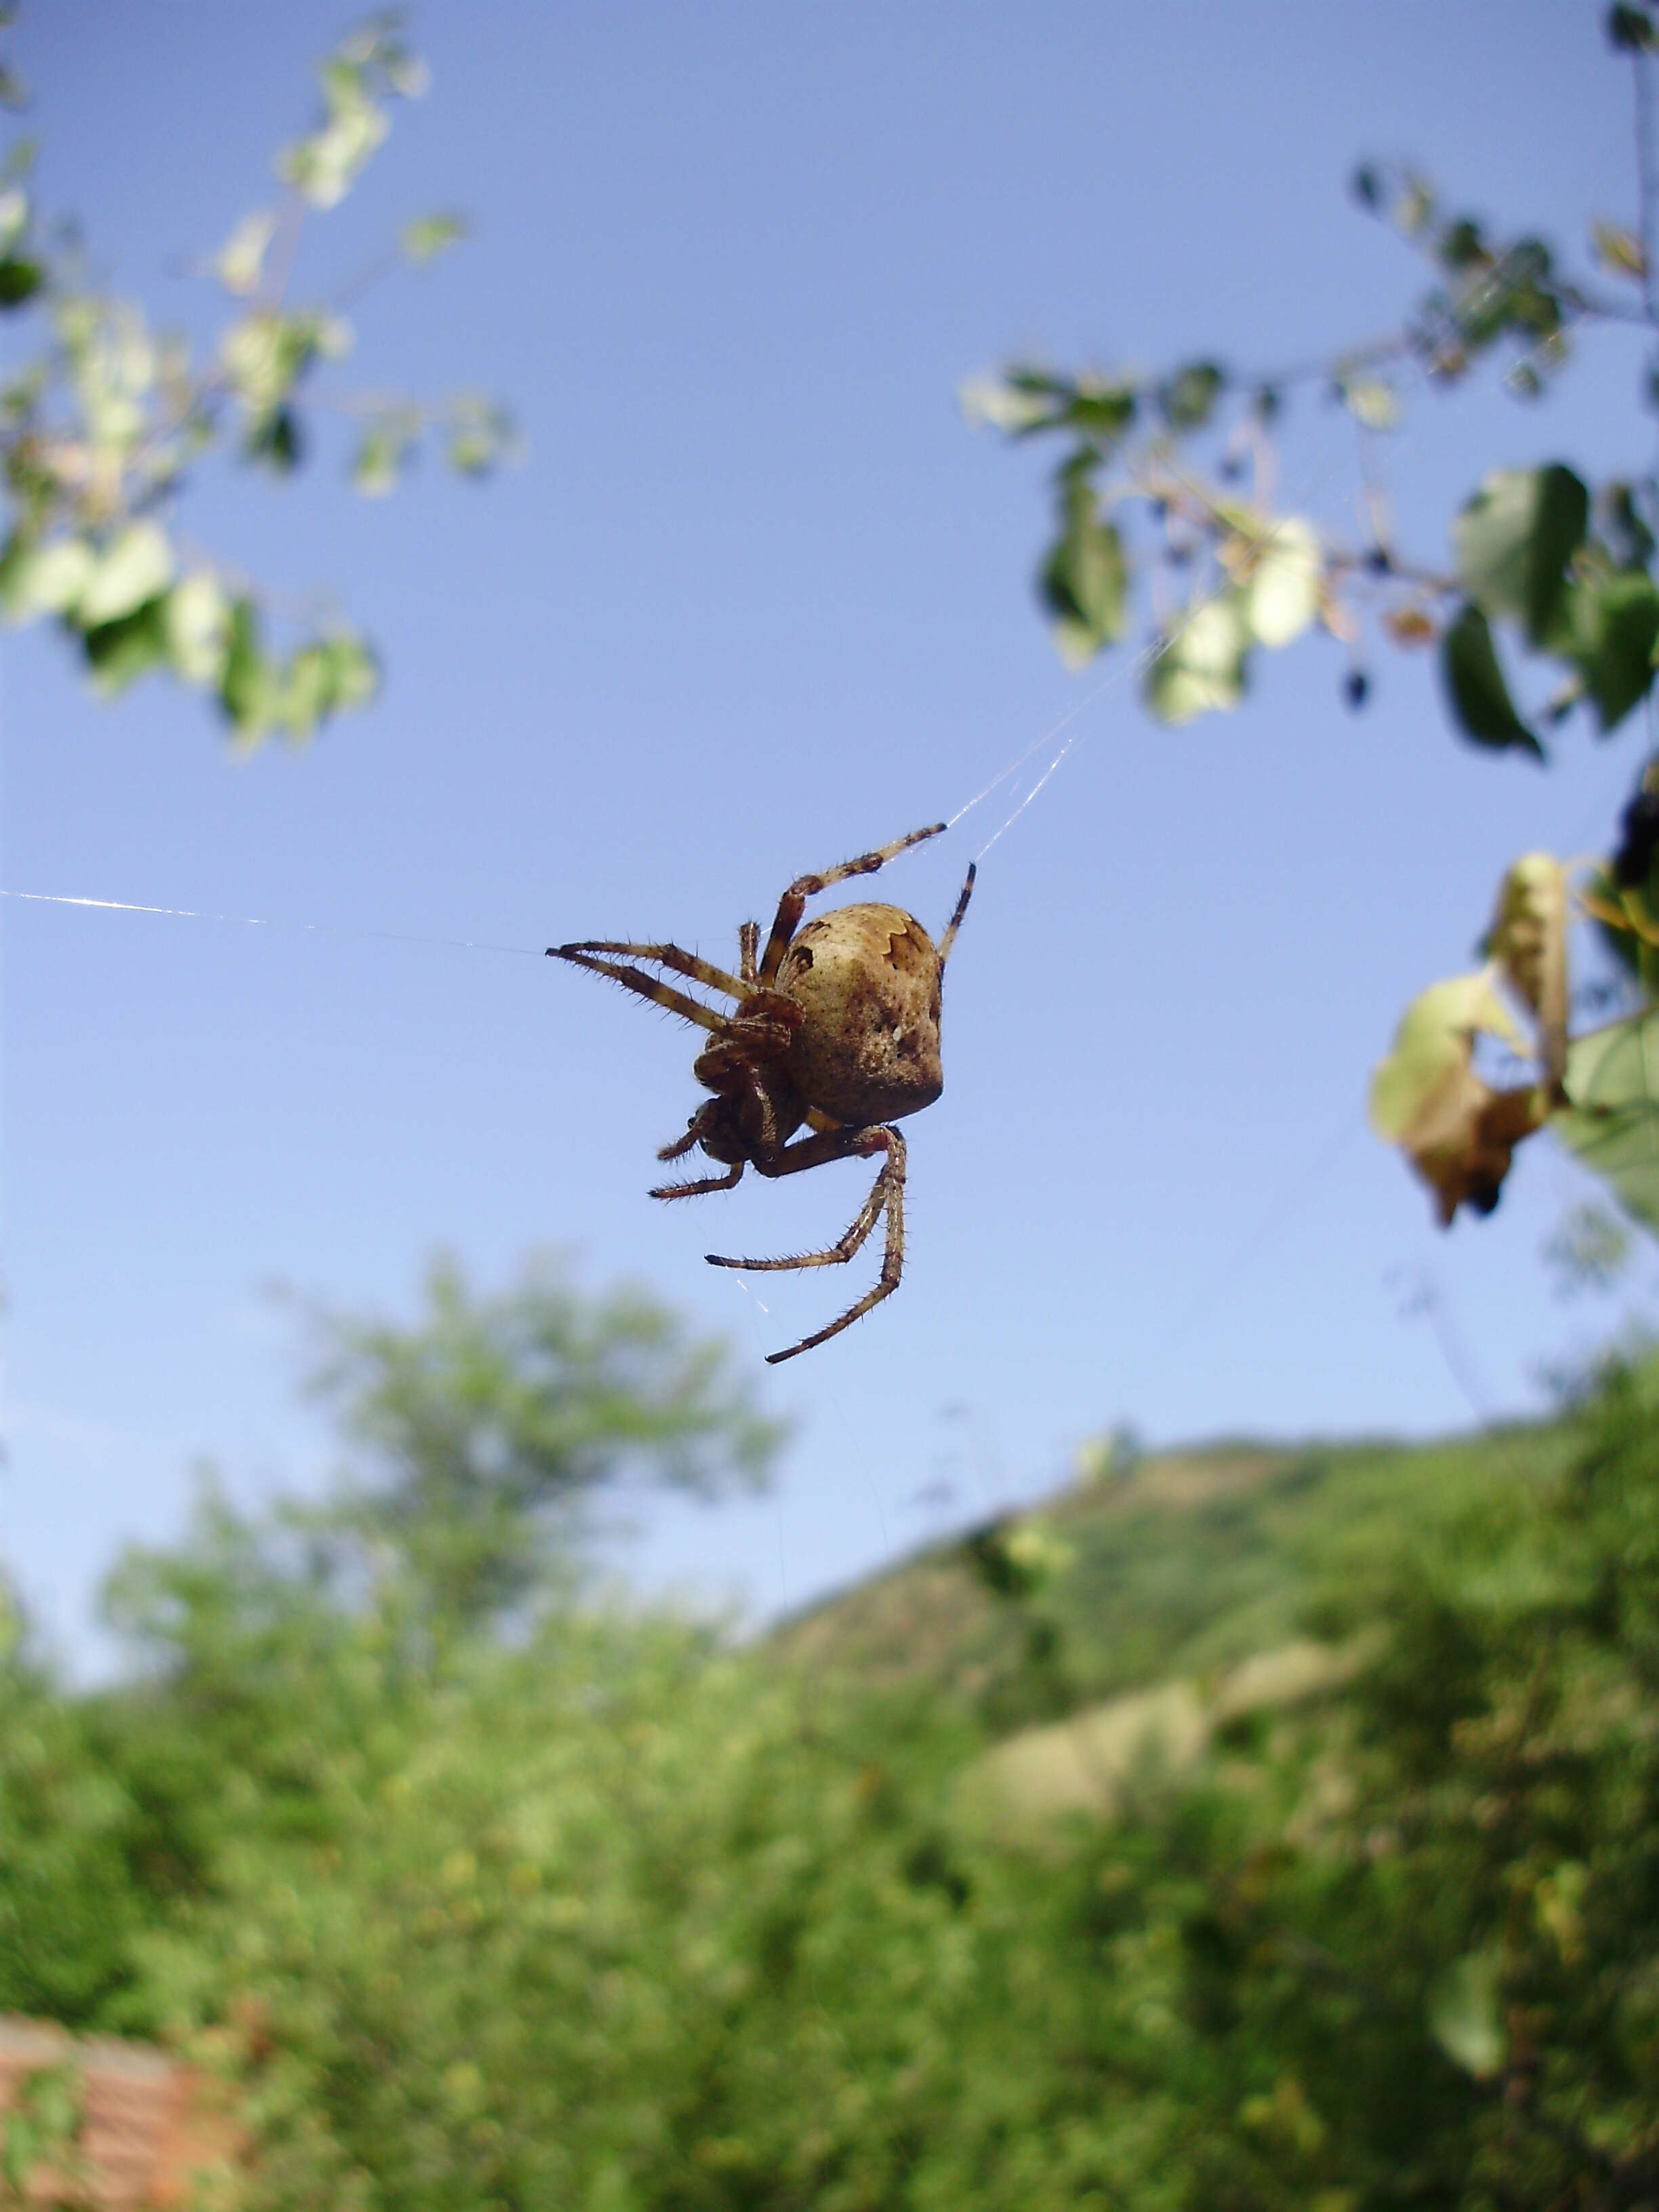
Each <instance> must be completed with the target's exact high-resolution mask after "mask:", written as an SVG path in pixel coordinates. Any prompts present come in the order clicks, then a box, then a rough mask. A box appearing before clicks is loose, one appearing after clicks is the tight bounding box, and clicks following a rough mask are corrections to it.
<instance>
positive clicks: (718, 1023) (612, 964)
mask: <svg viewBox="0 0 1659 2212" xmlns="http://www.w3.org/2000/svg"><path fill="white" fill-rule="evenodd" d="M547 950H548V956H549V957H550V958H551V959H555V960H568V961H569V962H570V963H571V965H572V966H573V967H574V968H591V969H592V970H593V973H594V974H595V975H609V976H610V978H611V981H612V982H613V983H620V984H621V985H622V986H623V988H624V989H625V990H629V991H637V992H638V993H639V994H640V996H641V998H642V999H649V1000H651V1002H652V1004H653V1006H666V1007H667V1009H668V1011H669V1012H670V1013H671V1014H678V1015H679V1016H680V1018H681V1019H682V1020H684V1021H688V1022H695V1023H696V1026H697V1027H698V1028H699V1029H700V1030H716V1031H720V1030H725V1029H726V1027H727V1025H728V1023H729V1020H730V1017H729V1016H727V1015H726V1014H717V1013H716V1012H714V1008H713V1007H712V1006H703V1005H702V1003H701V1002H700V1001H699V1000H696V999H689V998H687V996H686V995H685V994H684V991H676V990H673V989H671V987H669V986H668V985H667V984H666V983H661V982H659V981H658V980H657V978H656V977H655V976H654V975H641V973H640V971H639V969H637V968H624V967H623V966H622V964H621V963H619V962H618V961H615V960H599V959H596V958H595V957H593V955H592V953H591V952H587V951H584V950H583V949H582V947H581V946H580V945H549V946H548V948H547Z"/></svg>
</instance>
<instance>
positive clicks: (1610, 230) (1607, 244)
mask: <svg viewBox="0 0 1659 2212" xmlns="http://www.w3.org/2000/svg"><path fill="white" fill-rule="evenodd" d="M1590 243H1591V244H1592V246H1594V247H1595V258H1596V259H1597V260H1598V261H1599V262H1600V263H1601V266H1602V267H1603V268H1604V269H1605V270H1607V271H1608V273H1609V274H1610V275H1611V276H1646V274H1647V269H1648V257H1647V255H1646V254H1645V253H1644V252H1643V250H1642V241H1641V240H1640V239H1639V238H1638V236H1637V235H1636V233H1635V232H1634V231H1633V230H1626V228H1625V226H1624V225H1623V224H1622V223H1619V222H1602V221H1601V218H1600V217H1599V216H1598V217H1597V218H1596V219H1595V221H1594V222H1592V223H1591V224H1590Z"/></svg>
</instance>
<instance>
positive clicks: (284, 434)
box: [242, 407, 305, 477]
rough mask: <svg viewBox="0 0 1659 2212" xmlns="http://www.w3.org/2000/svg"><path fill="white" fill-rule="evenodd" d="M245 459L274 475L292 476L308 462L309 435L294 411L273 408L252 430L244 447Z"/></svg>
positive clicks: (259, 418)
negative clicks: (307, 439) (307, 435)
mask: <svg viewBox="0 0 1659 2212" xmlns="http://www.w3.org/2000/svg"><path fill="white" fill-rule="evenodd" d="M242 452H243V455H244V457H245V458H246V459H248V460H250V461H255V462H258V464H259V465H261V466H262V467H264V468H268V469H270V471H271V472H272V474H273V475H276V476H279V477H288V476H292V475H293V473H294V471H295V469H297V468H298V467H299V465H300V463H301V461H302V460H303V459H304V458H305V434H304V432H303V431H302V429H301V427H300V418H299V416H297V415H296V414H295V411H294V410H293V409H292V408H291V407H273V408H272V409H271V410H270V413H269V414H268V415H262V416H259V417H258V419H257V421H255V422H254V423H253V424H252V428H250V429H249V431H248V434H247V437H246V440H245V441H244V443H243V446H242Z"/></svg>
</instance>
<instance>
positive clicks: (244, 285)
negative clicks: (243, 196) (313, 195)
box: [213, 208, 276, 299]
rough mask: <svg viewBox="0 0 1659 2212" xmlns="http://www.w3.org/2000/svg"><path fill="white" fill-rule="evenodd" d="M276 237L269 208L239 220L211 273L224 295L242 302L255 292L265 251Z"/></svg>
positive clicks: (217, 257)
mask: <svg viewBox="0 0 1659 2212" xmlns="http://www.w3.org/2000/svg"><path fill="white" fill-rule="evenodd" d="M275 236H276V216H275V215H273V214H272V213H271V211H270V210H269V209H268V208H256V209H255V210H254V211H253V213H252V215H245V216H243V217H242V220H241V221H240V222H239V223H238V224H237V226H236V228H235V229H234V231H232V233H231V234H230V236H229V237H228V239H227V240H226V241H225V243H224V245H223V246H222V247H221V248H220V250H219V252H218V253H217V254H216V256H215V257H214V262H213V273H214V275H215V276H216V277H217V278H218V279H219V282H220V283H222V285H223V286H224V288H225V289H226V291H227V292H231V293H234V295H236V297H237V298H239V299H243V298H246V296H247V295H249V294H250V293H253V292H257V291H258V289H259V279H260V276H261V275H262V274H263V272H264V264H265V251H266V248H267V247H268V246H270V241H271V240H272V239H273V238H274V237H275Z"/></svg>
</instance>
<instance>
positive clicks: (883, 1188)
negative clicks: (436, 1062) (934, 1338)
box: [707, 1128, 905, 1367]
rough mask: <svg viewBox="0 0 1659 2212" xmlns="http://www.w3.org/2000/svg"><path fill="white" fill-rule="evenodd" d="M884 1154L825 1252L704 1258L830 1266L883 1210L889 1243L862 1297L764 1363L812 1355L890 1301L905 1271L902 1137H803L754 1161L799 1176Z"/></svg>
mask: <svg viewBox="0 0 1659 2212" xmlns="http://www.w3.org/2000/svg"><path fill="white" fill-rule="evenodd" d="M872 1152H885V1153H886V1155H887V1157H886V1158H885V1159H884V1161H883V1163H882V1166H881V1172H880V1174H879V1175H878V1176H877V1177H876V1180H875V1182H874V1183H873V1184H872V1187H871V1191H870V1195H869V1196H868V1198H866V1200H865V1201H864V1204H863V1205H862V1206H860V1209H859V1212H858V1214H857V1217H856V1218H854V1221H853V1223H852V1225H851V1226H850V1227H849V1228H848V1230H847V1231H846V1232H845V1234H844V1235H843V1236H842V1237H839V1238H838V1239H837V1241H836V1243H834V1244H832V1245H830V1246H829V1249H828V1250H827V1251H823V1252H803V1253H798V1254H796V1255H794V1256H793V1257H792V1258H789V1259H785V1260H727V1259H722V1258H721V1257H720V1255H718V1254H716V1253H714V1252H710V1253H709V1254H708V1255H707V1257H708V1264H709V1265H710V1267H741V1268H744V1269H753V1270H755V1271H757V1273H765V1272H769V1271H774V1270H777V1269H781V1268H793V1267H837V1266H839V1265H840V1264H841V1263H842V1261H847V1260H850V1259H851V1258H852V1257H853V1255H854V1253H855V1252H857V1251H858V1249H859V1248H860V1245H862V1244H863V1243H864V1242H865V1239H866V1237H868V1236H869V1234H870V1231H872V1229H873V1228H874V1227H875V1225H876V1223H877V1220H878V1218H879V1217H880V1215H881V1213H882V1212H883V1210H884V1209H885V1211H886V1214H887V1245H886V1249H885V1251H884V1253H883V1255H882V1262H881V1273H880V1274H879V1275H878V1277H877V1278H876V1280H875V1282H874V1283H873V1284H872V1286H871V1288H870V1289H869V1290H867V1291H866V1292H865V1294H864V1296H863V1297H861V1298H859V1299H857V1300H855V1301H854V1304H852V1305H850V1306H849V1307H848V1310H847V1311H846V1312H845V1313H844V1314H842V1316H840V1317H839V1319H837V1320H836V1321H832V1322H830V1323H829V1327H828V1328H821V1329H818V1330H817V1332H816V1333H815V1334H812V1335H811V1336H804V1337H803V1338H802V1339H801V1340H800V1342H799V1344H792V1345H790V1346H788V1348H787V1350H786V1351H783V1352H768V1353H767V1355H766V1358H767V1364H768V1365H769V1366H771V1367H775V1366H776V1365H777V1364H778V1363H779V1362H780V1361H781V1360H785V1359H793V1358H795V1356H796V1354H797V1353H799V1352H811V1350H812V1349H813V1348H814V1347H815V1346H817V1345H820V1344H825V1343H827V1342H828V1341H829V1339H830V1338H831V1337H832V1336H839V1335H840V1334H841V1333H842V1329H844V1328H851V1327H852V1325H853V1323H854V1322H855V1321H859V1320H861V1319H862V1318H863V1316H865V1315H866V1314H867V1313H868V1312H869V1310H870V1309H871V1307H872V1306H875V1305H879V1304H880V1303H881V1301H882V1300H883V1299H884V1298H887V1297H891V1296H892V1294H893V1292H894V1291H896V1290H897V1288H898V1286H899V1277H900V1275H901V1274H902V1273H903V1269H904V1168H905V1149H904V1139H903V1138H902V1136H900V1134H899V1133H898V1131H897V1130H896V1129H889V1128H875V1129H841V1130H831V1131H826V1132H824V1133H823V1134H822V1135H820V1136H816V1137H804V1138H802V1139H801V1140H800V1142H799V1144H795V1145H790V1146H787V1147H786V1148H785V1150H784V1151H783V1152H781V1153H780V1154H779V1155H778V1157H777V1158H776V1159H775V1160H774V1161H773V1162H772V1164H770V1165H769V1166H768V1165H767V1164H765V1163H764V1162H763V1161H760V1160H757V1161H756V1163H755V1164H756V1166H757V1168H758V1169H759V1170H760V1172H761V1173H762V1174H763V1175H765V1176H786V1175H798V1174H799V1173H800V1172H801V1171H802V1170H804V1169H806V1168H816V1167H822V1166H823V1165H824V1164H825V1163H826V1162H827V1161H829V1160H837V1159H848V1158H853V1157H854V1156H856V1155H860V1154H861V1155H864V1156H866V1157H867V1156H868V1154H870V1153H872Z"/></svg>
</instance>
